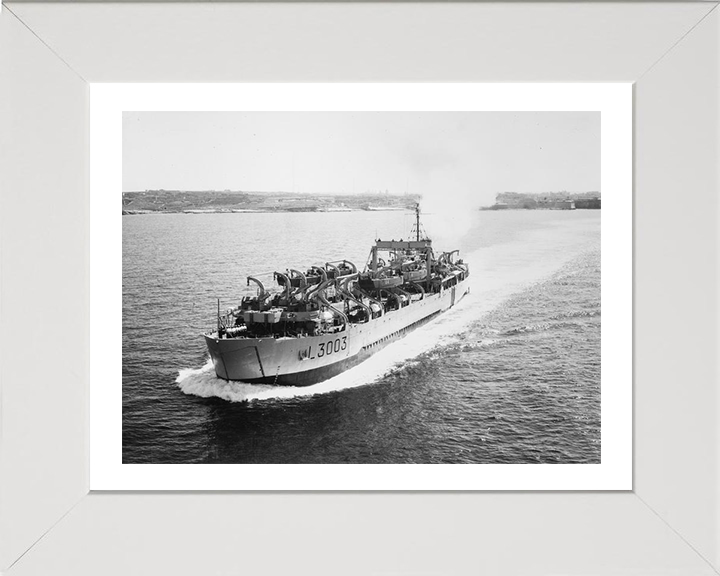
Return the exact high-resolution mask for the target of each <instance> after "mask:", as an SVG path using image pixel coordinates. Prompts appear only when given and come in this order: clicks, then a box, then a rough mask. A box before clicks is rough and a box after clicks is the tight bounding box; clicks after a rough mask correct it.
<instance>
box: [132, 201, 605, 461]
mask: <svg viewBox="0 0 720 576" xmlns="http://www.w3.org/2000/svg"><path fill="white" fill-rule="evenodd" d="M413 218H414V216H413V215H412V214H410V213H402V212H337V213H332V212H330V213H242V214H157V215H136V216H126V217H124V218H123V378H122V380H123V462H125V463H131V462H132V463H142V462H149V463H193V462H195V463H213V462H215V463H252V462H263V463H323V462H327V463H343V462H348V463H553V462H557V463H578V462H583V463H598V462H599V461H600V320H601V307H600V211H596V210H578V211H473V212H472V213H469V214H468V213H466V214H463V215H462V218H458V220H457V222H455V221H453V219H452V218H448V217H447V215H444V216H443V217H440V216H439V215H438V216H434V215H432V214H429V215H427V216H425V217H424V220H423V224H424V227H425V229H426V230H427V232H428V233H429V234H430V235H431V236H432V237H433V241H434V245H435V248H436V250H439V251H442V250H452V249H456V248H459V249H460V250H461V257H462V258H464V259H465V261H467V262H469V264H470V270H471V278H470V279H471V283H470V284H471V293H470V294H469V295H468V296H467V297H466V298H465V299H463V300H462V301H461V302H460V303H459V304H458V305H457V306H455V307H454V308H453V309H451V310H450V311H449V312H447V313H445V314H442V315H441V316H439V317H438V318H437V319H435V320H433V321H432V322H430V323H428V324H426V325H424V326H423V327H421V328H419V329H418V330H416V331H414V332H412V333H410V334H409V335H408V336H407V337H405V338H404V339H402V340H400V341H398V342H396V343H393V344H391V345H390V346H388V347H386V348H384V349H383V350H381V351H380V352H378V353H377V354H375V355H374V356H372V357H371V358H370V359H369V360H367V361H366V362H363V363H362V364H360V365H358V366H356V367H355V368H353V369H351V370H348V371H347V372H345V373H343V374H341V375H339V376H336V377H335V378H332V379H329V380H327V381H325V382H321V383H319V384H316V385H314V386H310V387H306V388H294V387H282V386H267V385H250V384H243V383H239V382H226V381H224V380H221V379H218V378H217V377H216V376H215V373H214V371H213V368H212V364H210V363H209V362H208V355H207V352H206V349H205V343H204V340H203V338H202V332H203V331H206V330H209V329H212V328H213V327H214V325H215V322H216V320H215V315H216V311H217V298H220V304H221V307H222V309H223V310H224V309H227V308H229V307H232V306H236V305H237V304H238V302H239V300H240V298H241V297H242V296H243V295H244V294H248V293H250V292H249V291H251V290H252V287H251V288H248V287H247V282H246V278H247V276H248V275H255V274H258V273H271V272H272V271H273V270H279V271H284V270H285V269H286V268H297V269H301V270H304V269H306V268H307V267H309V266H310V265H312V264H324V263H325V262H327V261H333V260H341V259H348V260H351V261H353V262H355V264H357V265H358V267H360V268H361V267H362V266H363V265H364V264H365V262H366V259H367V256H368V253H369V249H370V246H371V245H372V243H373V242H374V240H375V239H376V238H382V239H387V240H389V239H396V240H398V239H400V238H404V239H407V237H408V232H409V230H410V227H411V225H412V222H413Z"/></svg>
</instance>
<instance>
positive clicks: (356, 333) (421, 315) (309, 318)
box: [203, 205, 470, 386]
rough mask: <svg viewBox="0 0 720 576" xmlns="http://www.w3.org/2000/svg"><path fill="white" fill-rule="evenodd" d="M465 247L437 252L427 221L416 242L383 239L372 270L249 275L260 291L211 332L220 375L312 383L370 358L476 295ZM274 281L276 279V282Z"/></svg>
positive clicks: (345, 265)
mask: <svg viewBox="0 0 720 576" xmlns="http://www.w3.org/2000/svg"><path fill="white" fill-rule="evenodd" d="M469 276H470V269H469V266H468V264H467V263H466V262H464V261H463V260H462V259H461V258H459V251H458V250H453V251H450V252H437V253H436V252H435V251H434V249H433V245H432V240H431V239H430V238H428V236H427V234H426V233H425V231H424V230H423V229H422V228H421V224H420V206H419V205H416V206H415V223H414V225H413V229H412V231H411V236H410V237H409V239H408V240H403V239H400V240H394V239H393V240H381V239H377V240H376V241H375V244H374V245H373V246H372V248H371V250H370V255H369V257H368V261H367V264H366V265H365V267H364V269H363V270H362V271H360V270H358V268H357V267H356V265H355V264H353V263H352V262H350V261H348V260H342V261H334V262H326V263H325V264H324V265H315V266H311V267H310V268H307V269H305V271H304V272H303V271H301V270H299V269H293V268H290V269H286V270H285V271H282V272H273V273H272V282H273V283H274V287H273V288H272V289H269V288H267V287H266V286H265V283H263V282H262V280H261V279H260V278H257V277H255V276H248V277H247V285H248V286H255V287H256V291H255V294H254V295H248V296H245V297H243V298H242V299H241V301H240V303H239V305H238V306H235V307H233V308H230V309H228V310H227V311H226V312H224V313H221V312H220V303H219V300H218V312H217V325H216V327H214V328H213V329H212V330H211V331H209V332H206V333H205V334H204V335H203V336H204V338H205V342H206V344H207V348H208V352H209V353H210V358H211V360H212V363H213V366H214V368H215V373H216V374H217V376H218V377H219V378H222V379H224V380H229V381H241V382H247V383H257V384H271V385H277V386H310V385H312V384H316V383H318V382H322V381H324V380H327V379H328V378H332V377H333V376H336V375H338V374H340V373H342V372H344V371H345V370H348V369H349V368H351V367H353V366H355V365H357V364H359V363H361V362H363V361H364V360H366V359H367V358H369V357H370V356H372V355H373V354H375V353H377V352H378V351H380V350H382V349H383V348H385V347H386V346H388V345H389V344H391V343H392V342H394V341H396V340H398V339H400V338H402V337H404V336H405V335H406V334H408V333H409V332H411V331H412V330H415V329H416V328H418V327H420V326H422V325H424V324H426V323H427V322H430V321H431V320H433V319H434V318H436V317H437V316H438V315H439V314H442V313H443V312H445V311H447V310H449V309H450V308H452V307H453V306H455V305H456V304H457V303H458V302H459V301H460V300H461V299H462V298H463V297H464V296H465V295H466V294H468V293H469V291H470V287H469V280H468V278H469ZM266 282H267V281H266Z"/></svg>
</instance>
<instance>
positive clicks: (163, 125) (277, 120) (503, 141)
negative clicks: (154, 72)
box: [123, 112, 600, 205]
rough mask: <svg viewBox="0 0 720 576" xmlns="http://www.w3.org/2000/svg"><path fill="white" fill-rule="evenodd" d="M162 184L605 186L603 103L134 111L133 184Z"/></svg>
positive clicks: (483, 199)
mask: <svg viewBox="0 0 720 576" xmlns="http://www.w3.org/2000/svg"><path fill="white" fill-rule="evenodd" d="M157 189H166V190H225V189H230V190H244V191H286V192H293V191H294V192H309V193H316V194H353V193H364V192H368V191H381V192H385V191H386V190H387V191H388V192H390V193H392V194H402V193H404V192H410V193H413V194H420V195H422V196H423V197H430V196H432V197H434V198H435V199H437V200H441V199H442V198H443V197H445V195H447V197H452V198H464V199H470V198H472V199H473V203H477V204H478V205H483V204H490V203H492V202H493V201H494V198H495V195H496V194H497V193H498V192H504V191H513V192H558V191H568V192H587V191H599V190H600V113H599V112H249V113H245V112H124V113H123V190H124V191H137V190H157ZM475 201H476V202H475Z"/></svg>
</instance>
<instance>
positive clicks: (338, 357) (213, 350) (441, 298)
mask: <svg viewBox="0 0 720 576" xmlns="http://www.w3.org/2000/svg"><path fill="white" fill-rule="evenodd" d="M468 292H469V284H468V280H464V281H462V282H459V283H458V284H456V285H455V286H452V287H450V288H447V289H445V290H443V291H442V292H440V293H437V294H429V295H426V297H425V298H424V299H422V300H419V301H417V302H414V303H412V304H410V305H409V306H406V307H404V308H402V309H400V310H394V311H391V312H387V313H386V314H384V315H383V316H381V317H379V318H376V319H374V320H371V321H370V322H366V323H362V324H350V325H348V326H347V328H346V329H345V330H342V331H339V332H335V333H332V334H323V335H321V336H309V337H301V338H227V339H225V338H218V337H217V334H206V335H205V341H206V343H207V346H208V351H209V352H210V357H211V359H212V362H213V365H214V367H215V373H216V374H217V375H218V377H220V378H223V379H225V380H239V381H242V382H249V383H258V384H259V383H262V384H273V385H278V386H310V385H312V384H317V383H318V382H322V381H323V380H327V379H328V378H332V377H333V376H337V375H338V374H341V373H342V372H344V371H345V370H347V369H349V368H351V367H353V366H355V365H357V364H359V363H360V362H363V361H364V360H366V359H367V358H369V357H370V356H372V355H373V354H375V353H376V352H378V351H380V350H381V349H382V348H384V347H385V346H387V345H388V344H390V343H392V342H393V341H395V340H398V339H400V338H402V337H404V336H405V335H406V334H408V333H409V332H411V331H412V330H414V329H416V328H418V327H420V326H422V325H423V324H425V323H427V322H429V321H430V320H432V319H433V318H435V317H436V316H437V315H438V314H440V313H442V312H444V311H445V310H448V309H449V308H452V307H453V306H454V305H455V304H457V303H458V302H459V301H460V300H461V299H462V298H463V297H464V296H465V295H466V294H467V293H468Z"/></svg>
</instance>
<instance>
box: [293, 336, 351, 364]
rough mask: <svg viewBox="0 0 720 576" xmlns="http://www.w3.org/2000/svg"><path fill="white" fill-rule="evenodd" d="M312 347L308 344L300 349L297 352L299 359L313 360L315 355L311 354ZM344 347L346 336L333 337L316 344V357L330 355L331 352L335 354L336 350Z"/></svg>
mask: <svg viewBox="0 0 720 576" xmlns="http://www.w3.org/2000/svg"><path fill="white" fill-rule="evenodd" d="M312 348H313V347H312V346H308V347H307V348H305V349H304V350H300V352H299V354H298V356H299V357H300V360H313V359H314V358H315V356H313V351H312ZM346 349H347V336H343V337H342V338H335V340H330V341H329V342H321V343H320V344H318V351H317V357H318V358H322V357H323V356H330V355H331V354H337V353H338V352H341V351H343V350H346Z"/></svg>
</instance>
